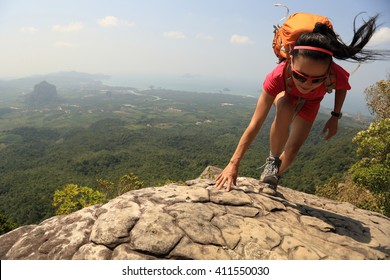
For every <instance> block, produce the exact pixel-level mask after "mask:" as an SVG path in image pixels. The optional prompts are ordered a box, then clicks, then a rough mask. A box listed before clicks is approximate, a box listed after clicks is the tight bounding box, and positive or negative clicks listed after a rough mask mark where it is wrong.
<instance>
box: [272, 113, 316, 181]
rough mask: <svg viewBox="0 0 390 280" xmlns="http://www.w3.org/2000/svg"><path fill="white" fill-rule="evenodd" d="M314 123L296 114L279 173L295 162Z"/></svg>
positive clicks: (281, 157)
mask: <svg viewBox="0 0 390 280" xmlns="http://www.w3.org/2000/svg"><path fill="white" fill-rule="evenodd" d="M312 125H313V122H310V121H307V120H304V119H303V118H301V117H300V116H299V115H298V116H296V118H295V119H294V121H293V123H292V124H291V128H290V135H289V137H288V140H287V143H286V146H285V148H284V152H283V153H282V155H281V156H280V159H281V161H282V164H281V166H280V168H279V174H281V173H282V172H283V171H285V170H286V169H287V168H288V167H289V166H290V165H291V164H292V163H293V162H294V160H295V158H296V156H297V154H298V152H299V149H300V148H301V147H302V145H303V143H305V141H306V139H307V137H308V136H309V133H310V130H311V127H312Z"/></svg>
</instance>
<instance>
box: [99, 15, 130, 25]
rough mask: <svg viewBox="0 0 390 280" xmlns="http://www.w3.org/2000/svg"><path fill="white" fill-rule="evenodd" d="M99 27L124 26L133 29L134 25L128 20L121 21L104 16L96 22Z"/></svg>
mask: <svg viewBox="0 0 390 280" xmlns="http://www.w3.org/2000/svg"><path fill="white" fill-rule="evenodd" d="M98 23H99V25H101V26H103V27H113V26H118V25H125V26H128V27H134V26H135V23H134V22H131V21H128V20H121V19H119V18H117V17H114V16H106V17H104V18H101V19H99V20H98Z"/></svg>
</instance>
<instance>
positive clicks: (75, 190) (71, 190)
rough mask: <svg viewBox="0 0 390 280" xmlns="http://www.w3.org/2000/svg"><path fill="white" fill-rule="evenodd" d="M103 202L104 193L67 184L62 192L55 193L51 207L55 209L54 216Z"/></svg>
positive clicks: (104, 198)
mask: <svg viewBox="0 0 390 280" xmlns="http://www.w3.org/2000/svg"><path fill="white" fill-rule="evenodd" d="M105 201H106V195H105V194H104V193H101V192H99V191H95V190H93V189H91V188H90V187H85V186H78V185H75V184H68V185H66V186H65V187H64V188H63V189H62V190H56V191H55V193H54V197H53V203H52V205H53V207H54V208H56V215H63V214H70V213H72V212H75V211H77V210H80V209H82V208H84V207H88V206H91V205H95V204H99V203H103V202H105Z"/></svg>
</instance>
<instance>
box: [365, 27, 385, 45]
mask: <svg viewBox="0 0 390 280" xmlns="http://www.w3.org/2000/svg"><path fill="white" fill-rule="evenodd" d="M384 43H388V44H390V28H389V27H382V28H380V29H379V30H378V31H376V32H375V33H374V35H373V36H372V38H371V40H370V43H369V45H370V46H375V45H380V44H384Z"/></svg>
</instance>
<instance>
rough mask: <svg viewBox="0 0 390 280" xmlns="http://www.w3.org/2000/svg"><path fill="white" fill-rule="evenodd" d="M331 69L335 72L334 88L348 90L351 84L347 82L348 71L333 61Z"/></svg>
mask: <svg viewBox="0 0 390 280" xmlns="http://www.w3.org/2000/svg"><path fill="white" fill-rule="evenodd" d="M333 69H334V70H335V72H336V86H335V89H346V90H350V89H351V86H350V84H349V82H348V80H349V73H348V72H347V71H345V70H344V69H343V68H342V67H341V66H339V65H338V64H336V63H333Z"/></svg>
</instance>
